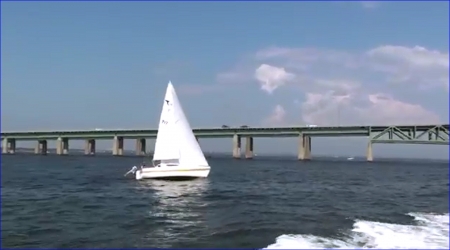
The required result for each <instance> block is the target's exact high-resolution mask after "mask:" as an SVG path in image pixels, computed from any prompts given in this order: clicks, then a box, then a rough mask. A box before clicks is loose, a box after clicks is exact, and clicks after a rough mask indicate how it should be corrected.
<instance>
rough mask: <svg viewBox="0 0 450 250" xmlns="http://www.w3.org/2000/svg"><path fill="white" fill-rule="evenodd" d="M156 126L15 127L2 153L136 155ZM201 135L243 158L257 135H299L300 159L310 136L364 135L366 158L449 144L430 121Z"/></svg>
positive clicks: (444, 128)
mask: <svg viewBox="0 0 450 250" xmlns="http://www.w3.org/2000/svg"><path fill="white" fill-rule="evenodd" d="M157 132H158V130H157V129H117V130H98V129H96V130H73V131H28V132H27V131H16V132H1V139H2V154H14V153H15V151H16V142H17V141H32V140H35V141H37V144H36V148H35V153H36V154H42V155H46V154H47V152H48V150H47V147H48V144H47V141H48V140H55V141H56V153H57V154H58V155H67V154H69V141H70V140H85V154H86V155H94V154H95V141H96V140H107V139H109V140H111V139H112V140H113V147H112V154H113V155H115V156H120V155H123V153H124V143H123V140H124V139H136V155H143V154H145V152H146V138H156V134H157ZM193 132H194V134H195V136H196V137H197V140H198V139H199V138H221V137H227V138H232V139H233V151H232V155H233V157H234V158H241V155H242V153H241V138H245V139H246V145H245V153H244V156H245V158H246V159H251V158H253V138H254V137H298V138H299V144H298V145H299V147H298V159H299V160H310V159H311V138H313V137H337V136H365V137H367V138H368V143H367V161H372V160H373V154H372V144H374V143H404V144H405V143H406V144H434V145H449V124H431V125H395V126H394V125H390V126H389V125H386V126H338V127H306V126H300V127H246V128H243V127H240V128H197V129H193Z"/></svg>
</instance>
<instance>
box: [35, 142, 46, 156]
mask: <svg viewBox="0 0 450 250" xmlns="http://www.w3.org/2000/svg"><path fill="white" fill-rule="evenodd" d="M34 153H35V154H41V155H47V140H39V141H38V143H37V145H36V148H35V149H34Z"/></svg>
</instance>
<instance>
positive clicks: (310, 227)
mask: <svg viewBox="0 0 450 250" xmlns="http://www.w3.org/2000/svg"><path fill="white" fill-rule="evenodd" d="M140 161H141V159H139V158H136V157H111V156H96V157H84V156H66V157H61V156H52V155H48V156H34V155H20V156H19V155H15V156H2V176H3V177H2V247H21V248H27V247H28V248H29V247H46V248H49V247H53V248H64V247H66V248H67V247H73V248H77V247H78V248H88V247H89V248H106V247H108V248H131V247H137V248H150V247H164V248H187V247H191V248H206V247H210V248H213V247H215V248H219V247H221V248H231V247H234V248H283V249H288V248H291V249H293V248H296V249H299V248H308V249H310V248H389V249H391V248H427V249H430V248H447V249H448V247H449V236H448V235H449V230H448V228H449V217H448V209H449V208H448V204H449V203H448V191H449V190H448V183H449V182H448V178H449V176H448V161H447V162H445V161H443V162H437V161H434V162H432V161H428V162H427V161H410V162H405V161H403V162H402V161H398V160H397V161H395V160H389V161H385V162H373V163H366V162H363V161H356V160H355V161H347V160H345V159H342V160H339V159H337V160H314V161H311V162H298V161H295V160H294V157H293V158H291V159H285V160H283V159H272V160H270V159H262V158H258V159H254V160H253V161H245V160H233V159H230V158H220V159H215V158H211V159H209V161H210V164H211V166H212V167H213V169H212V171H211V174H210V177H209V178H207V179H203V180H196V181H187V182H164V181H140V182H138V181H135V180H133V179H126V178H124V177H123V174H124V173H125V172H126V171H128V170H129V168H130V167H131V166H132V165H135V164H139V162H140Z"/></svg>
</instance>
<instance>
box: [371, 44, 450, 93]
mask: <svg viewBox="0 0 450 250" xmlns="http://www.w3.org/2000/svg"><path fill="white" fill-rule="evenodd" d="M366 54H367V55H368V57H369V60H370V63H371V65H370V66H371V67H372V69H374V70H375V71H380V72H384V73H386V75H387V77H388V79H387V80H389V81H391V82H395V83H408V82H409V83H416V84H418V85H420V86H422V87H426V86H441V87H444V88H445V89H447V90H448V84H449V82H448V78H449V75H448V71H449V54H448V52H440V51H436V50H428V49H426V48H424V47H420V46H415V47H413V48H407V47H402V46H390V45H388V46H381V47H378V48H375V49H372V50H369V51H368V52H367V53H366Z"/></svg>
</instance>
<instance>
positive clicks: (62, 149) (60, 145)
mask: <svg viewBox="0 0 450 250" xmlns="http://www.w3.org/2000/svg"><path fill="white" fill-rule="evenodd" d="M56 154H57V155H67V154H69V138H61V137H59V138H58V140H57V141H56Z"/></svg>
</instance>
